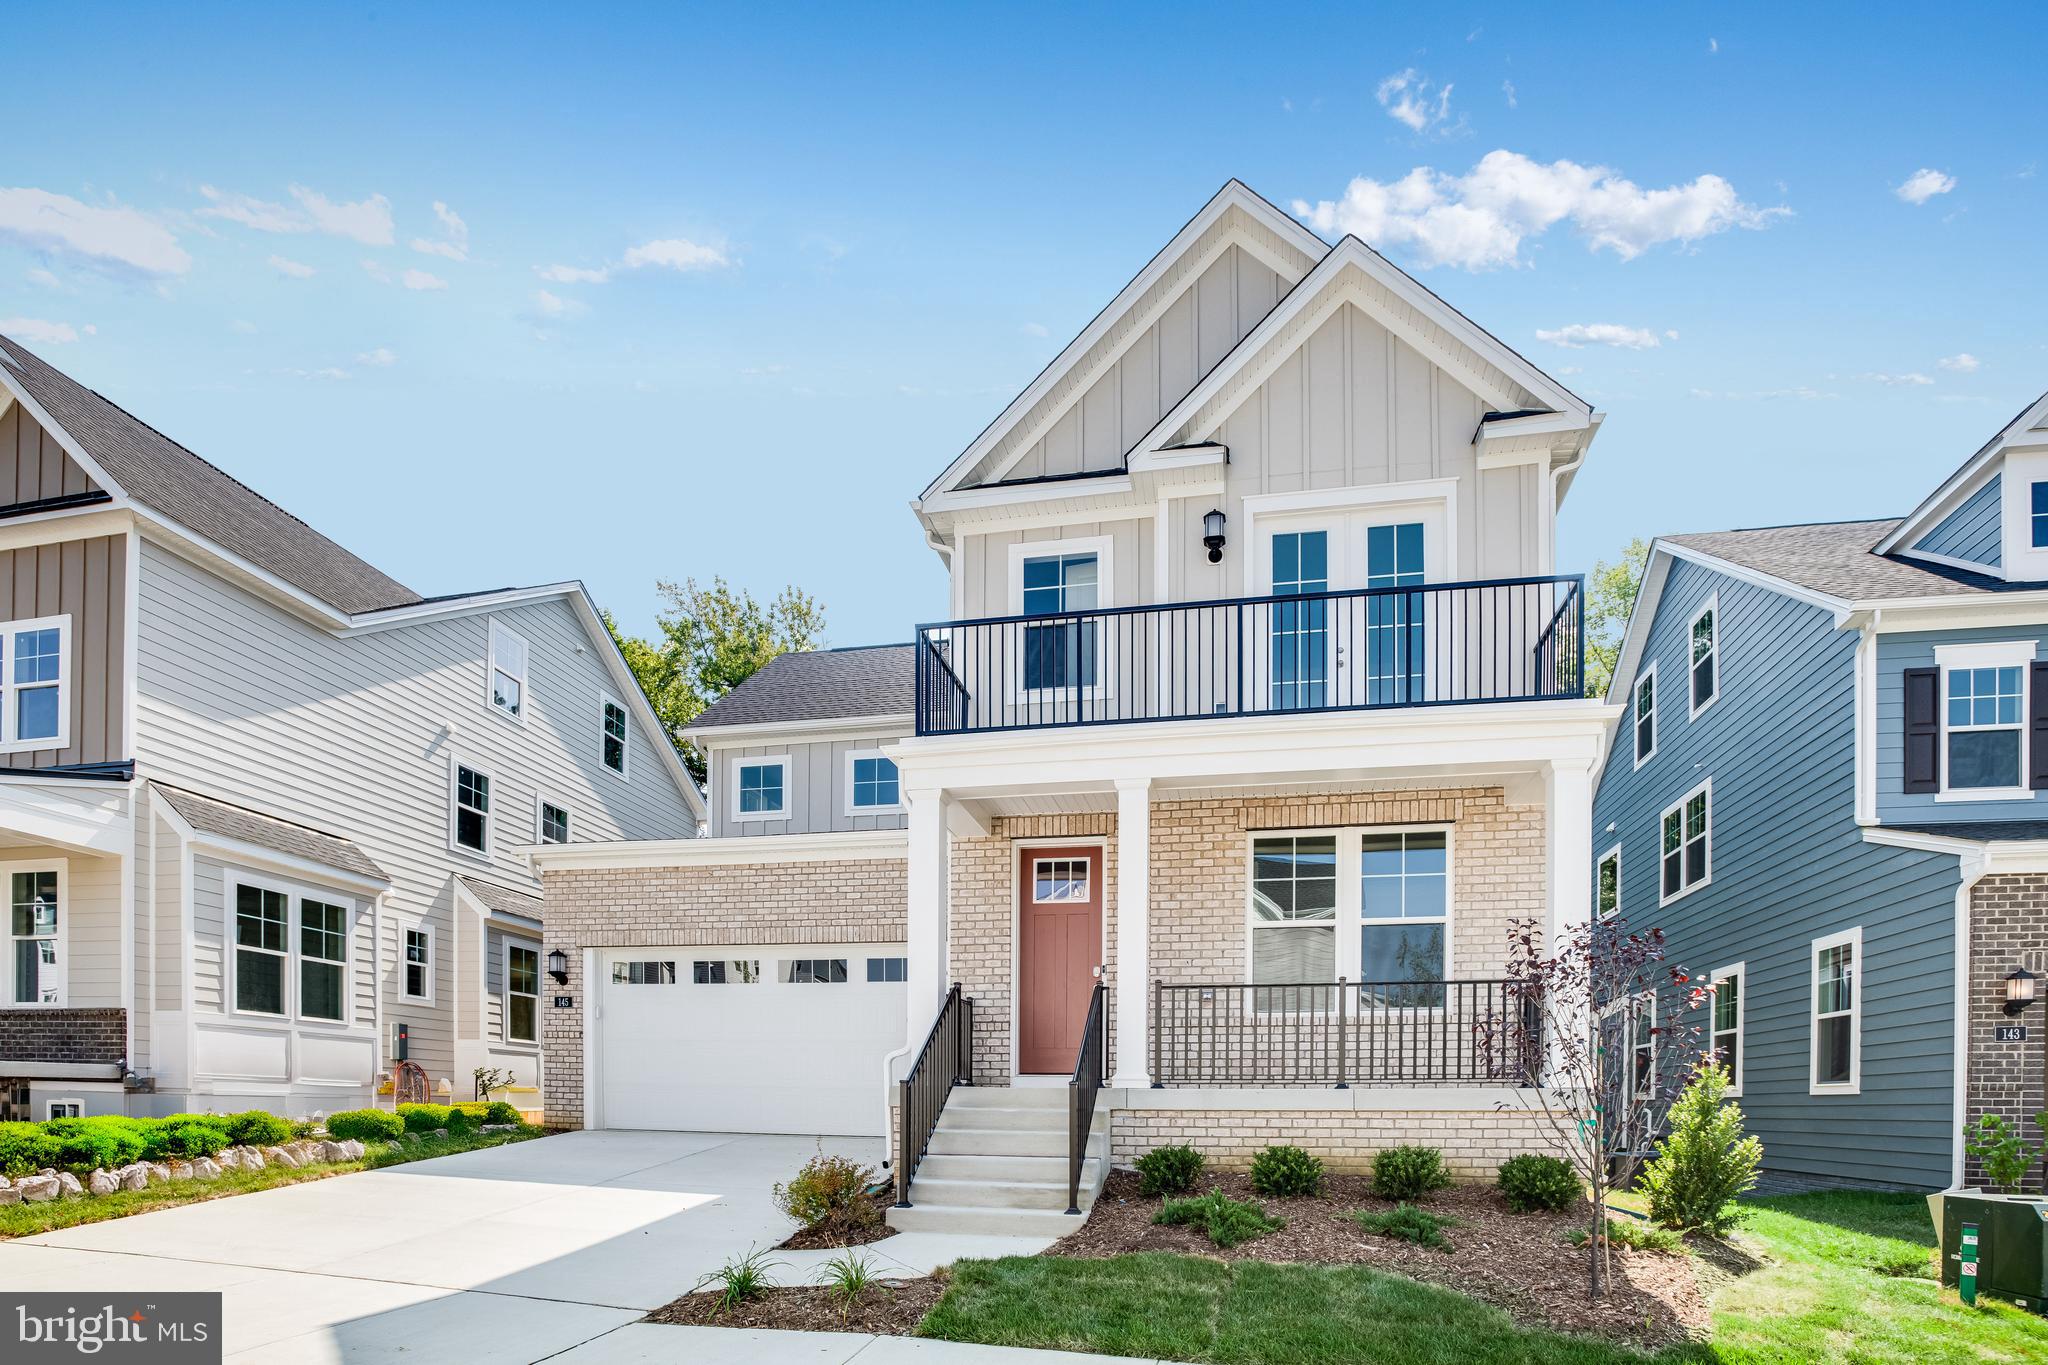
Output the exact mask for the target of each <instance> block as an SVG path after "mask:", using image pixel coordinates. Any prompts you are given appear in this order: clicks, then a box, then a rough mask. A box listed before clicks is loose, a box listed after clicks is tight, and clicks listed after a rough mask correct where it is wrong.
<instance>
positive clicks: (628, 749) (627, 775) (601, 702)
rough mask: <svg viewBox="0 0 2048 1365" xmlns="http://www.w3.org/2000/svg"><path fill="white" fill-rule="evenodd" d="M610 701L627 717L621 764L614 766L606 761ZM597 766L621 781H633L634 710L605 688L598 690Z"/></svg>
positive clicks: (620, 748)
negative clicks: (606, 725) (606, 707)
mask: <svg viewBox="0 0 2048 1365" xmlns="http://www.w3.org/2000/svg"><path fill="white" fill-rule="evenodd" d="M607 703H609V704H610V705H612V706H616V707H618V708H619V713H620V714H621V715H623V716H624V717H625V718H626V742H625V743H624V744H622V745H621V746H620V747H619V766H618V767H616V768H614V767H613V766H612V765H611V764H609V763H607V762H605V761H604V739H605V730H604V708H605V706H606V704H607ZM597 766H598V767H600V768H602V769H603V770H604V771H605V772H608V773H610V774H611V775H612V776H613V777H616V778H617V779H619V781H621V782H630V781H632V772H633V712H632V709H631V708H630V707H628V706H627V705H626V703H624V702H623V701H620V700H619V699H618V698H617V697H615V696H613V695H612V694H611V693H609V692H607V691H605V690H604V689H603V688H601V687H600V688H599V689H598V690H597Z"/></svg>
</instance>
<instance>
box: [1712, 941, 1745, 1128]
mask: <svg viewBox="0 0 2048 1365" xmlns="http://www.w3.org/2000/svg"><path fill="white" fill-rule="evenodd" d="M1708 980H1709V981H1710V982H1712V983H1713V1004H1712V1007H1711V1008H1712V1011H1713V1014H1712V1025H1713V1027H1712V1029H1711V1038H1712V1041H1711V1046H1710V1049H1709V1051H1710V1055H1711V1056H1712V1057H1713V1059H1714V1061H1715V1063H1716V1064H1717V1065H1719V1066H1722V1067H1725V1068H1727V1071H1728V1093H1729V1094H1731V1095H1740V1094H1741V1093H1742V1060H1743V1058H1742V1004H1743V1001H1742V987H1743V964H1742V963H1740V962H1738V963H1736V964H1735V965H1734V966H1732V967H1723V968H1722V969H1721V970H1720V971H1718V972H1715V973H1714V974H1713V975H1712V976H1711V977H1709V978H1708Z"/></svg>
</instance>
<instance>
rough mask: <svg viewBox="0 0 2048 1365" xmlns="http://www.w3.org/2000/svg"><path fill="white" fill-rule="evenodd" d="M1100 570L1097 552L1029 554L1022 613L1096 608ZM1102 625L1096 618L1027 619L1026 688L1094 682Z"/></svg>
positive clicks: (1024, 570) (1079, 685)
mask: <svg viewBox="0 0 2048 1365" xmlns="http://www.w3.org/2000/svg"><path fill="white" fill-rule="evenodd" d="M1100 570H1101V559H1100V557H1099V556H1097V555H1094V554H1053V555H1036V556H1028V557H1026V558H1025V559H1024V560H1023V562H1022V564H1021V566H1020V571H1021V572H1022V574H1023V585H1024V588H1023V591H1024V599H1023V606H1024V610H1023V614H1024V615H1026V616H1059V615H1064V614H1066V613H1068V612H1086V611H1093V610H1095V608H1096V606H1097V603H1098V599H1099V597H1100V592H1099V588H1100ZM1099 625H1100V623H1099V622H1097V621H1095V620H1093V619H1088V620H1078V621H1056V622H1050V623H1048V624H1045V625H1026V626H1025V627H1024V641H1023V645H1024V657H1023V663H1024V688H1025V690H1026V691H1042V690H1045V689H1048V688H1068V689H1073V688H1084V687H1093V686H1095V682H1096V672H1097V666H1098V663H1099V660H1098V659H1097V657H1096V656H1097V648H1096V643H1097V634H1098V629H1099Z"/></svg>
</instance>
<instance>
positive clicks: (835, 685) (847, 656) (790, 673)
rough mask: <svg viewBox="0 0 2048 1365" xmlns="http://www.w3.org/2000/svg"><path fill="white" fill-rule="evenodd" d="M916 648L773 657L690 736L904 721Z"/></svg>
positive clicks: (910, 704) (913, 697)
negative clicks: (746, 728)
mask: <svg viewBox="0 0 2048 1365" xmlns="http://www.w3.org/2000/svg"><path fill="white" fill-rule="evenodd" d="M916 656H917V647H916V646H915V645H864V646H860V647H857V648H852V649H818V650H805V651H803V652H801V653H794V654H778V655H777V656H776V657H774V658H773V659H770V660H769V661H768V662H767V664H766V665H765V666H763V667H762V668H761V669H760V670H759V671H758V672H756V673H755V674H754V675H753V676H752V677H750V678H748V679H747V680H746V681H745V682H743V683H741V684H740V685H739V686H738V687H735V688H734V689H733V690H732V691H730V692H728V693H726V694H725V695H724V696H723V697H720V698H719V699H718V700H717V701H716V702H713V703H712V704H711V706H710V708H709V709H707V710H706V711H705V712H704V714H703V715H701V716H699V717H697V719H696V720H695V721H694V722H693V723H692V724H691V725H690V727H689V733H691V734H697V733H699V732H700V731H706V730H717V729H720V728H722V727H728V726H735V725H773V724H787V723H789V722H793V721H794V722H802V721H819V720H865V719H868V718H870V717H874V718H886V719H889V720H899V719H907V718H908V717H909V716H910V715H911V714H912V712H913V711H914V710H915V708H916V702H917V680H916V670H915V668H914V667H913V662H912V661H913V660H914V659H915V658H916Z"/></svg>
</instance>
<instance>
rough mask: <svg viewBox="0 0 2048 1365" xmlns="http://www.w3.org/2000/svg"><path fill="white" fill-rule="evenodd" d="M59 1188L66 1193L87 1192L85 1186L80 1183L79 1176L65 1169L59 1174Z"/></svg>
mask: <svg viewBox="0 0 2048 1365" xmlns="http://www.w3.org/2000/svg"><path fill="white" fill-rule="evenodd" d="M57 1188H58V1189H60V1190H62V1191H64V1193H66V1194H84V1193H85V1186H83V1185H81V1184H79V1183H78V1177H77V1176H75V1175H73V1174H71V1172H69V1171H64V1172H62V1173H60V1174H59V1175H58V1176H57Z"/></svg>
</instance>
